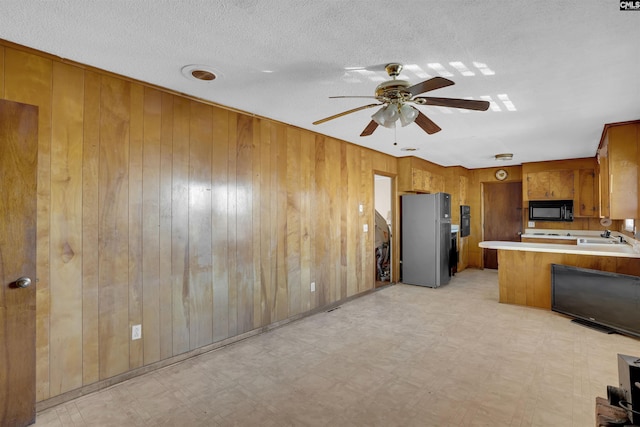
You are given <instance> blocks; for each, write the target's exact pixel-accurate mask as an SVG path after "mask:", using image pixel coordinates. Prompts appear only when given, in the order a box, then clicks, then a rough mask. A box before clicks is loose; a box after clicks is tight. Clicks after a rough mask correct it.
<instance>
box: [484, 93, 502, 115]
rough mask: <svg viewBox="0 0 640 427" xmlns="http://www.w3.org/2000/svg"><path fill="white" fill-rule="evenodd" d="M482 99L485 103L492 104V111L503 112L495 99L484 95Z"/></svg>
mask: <svg viewBox="0 0 640 427" xmlns="http://www.w3.org/2000/svg"><path fill="white" fill-rule="evenodd" d="M480 98H482V99H484V100H485V101H489V102H490V103H491V107H490V108H491V111H502V108H500V106H499V105H498V104H496V103H495V102H493V99H492V98H491V97H490V96H489V95H482V96H481V97H480Z"/></svg>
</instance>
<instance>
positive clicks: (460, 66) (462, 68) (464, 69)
mask: <svg viewBox="0 0 640 427" xmlns="http://www.w3.org/2000/svg"><path fill="white" fill-rule="evenodd" d="M449 65H451V66H452V67H453V68H455V69H456V70H458V72H459V73H460V74H462V75H463V76H465V77H471V76H475V75H476V73H474V72H473V71H471V70H470V69H468V68H467V66H466V65H464V64H463V63H462V62H460V61H457V62H449Z"/></svg>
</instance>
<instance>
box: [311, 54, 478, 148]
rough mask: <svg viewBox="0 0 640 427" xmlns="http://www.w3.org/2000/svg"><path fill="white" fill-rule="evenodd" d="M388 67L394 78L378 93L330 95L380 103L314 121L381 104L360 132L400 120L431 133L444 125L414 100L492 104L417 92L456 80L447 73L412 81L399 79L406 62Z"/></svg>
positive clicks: (442, 104)
mask: <svg viewBox="0 0 640 427" xmlns="http://www.w3.org/2000/svg"><path fill="white" fill-rule="evenodd" d="M385 70H386V71H387V74H389V76H390V77H391V80H387V81H385V82H382V83H380V84H379V85H378V87H376V92H375V96H330V98H373V99H375V100H377V101H378V103H377V104H368V105H363V106H362V107H358V108H354V109H351V110H347V111H343V112H342V113H338V114H334V115H333V116H329V117H325V118H324V119H320V120H317V121H315V122H313V124H314V125H319V124H321V123H324V122H328V121H329V120H333V119H337V118H338V117H342V116H346V115H347V114H351V113H355V112H356V111H360V110H365V109H367V108H372V107H378V106H381V108H380V109H379V110H378V111H377V112H376V113H374V114H373V115H372V116H371V119H372V120H371V122H369V124H368V125H367V127H365V128H364V130H363V131H362V133H361V134H360V136H369V135H371V134H372V133H373V132H374V131H375V130H376V129H377V128H378V126H379V125H381V126H384V127H388V128H394V127H395V125H396V121H397V120H400V124H401V125H402V126H407V125H409V124H411V123H413V122H415V123H416V124H417V125H418V126H420V127H421V128H422V130H424V131H425V132H427V133H428V134H430V135H431V134H434V133H436V132H439V131H440V130H442V129H440V127H439V126H438V125H437V124H435V123H434V122H433V121H432V120H431V119H430V118H428V117H427V116H425V115H424V114H422V112H420V111H419V110H418V109H417V108H415V107H414V106H412V105H410V104H416V105H434V106H438V107H451V108H462V109H466V110H477V111H486V110H487V109H488V108H489V102H488V101H476V100H472V99H458V98H434V97H431V96H417V95H420V94H422V93H425V92H429V91H432V90H436V89H441V88H443V87H447V86H451V85H453V84H455V83H454V82H452V81H451V80H449V79H445V78H444V77H433V78H431V79H429V80H425V81H423V82H421V83H417V84H414V85H411V84H410V83H409V82H408V81H406V80H399V79H396V77H398V76H399V75H400V72H401V71H402V64H397V63H391V64H388V65H387V66H386V67H385Z"/></svg>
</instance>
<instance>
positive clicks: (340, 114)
mask: <svg viewBox="0 0 640 427" xmlns="http://www.w3.org/2000/svg"><path fill="white" fill-rule="evenodd" d="M379 105H382V104H369V105H363V106H362V107H358V108H353V109H351V110H347V111H343V112H342V113H338V114H334V115H333V116H329V117H325V118H324V119H320V120H316V121H315V122H313V124H314V125H319V124H321V123H324V122H328V121H329V120H333V119H337V118H338V117H342V116H346V115H347V114H351V113H355V112H356V111H360V110H364V109H366V108H371V107H377V106H379Z"/></svg>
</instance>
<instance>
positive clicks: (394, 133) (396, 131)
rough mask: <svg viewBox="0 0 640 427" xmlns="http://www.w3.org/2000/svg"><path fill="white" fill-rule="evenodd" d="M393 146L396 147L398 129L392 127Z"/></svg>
mask: <svg viewBox="0 0 640 427" xmlns="http://www.w3.org/2000/svg"><path fill="white" fill-rule="evenodd" d="M393 145H398V127H397V126H394V127H393Z"/></svg>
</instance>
